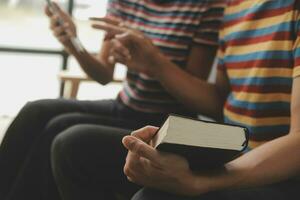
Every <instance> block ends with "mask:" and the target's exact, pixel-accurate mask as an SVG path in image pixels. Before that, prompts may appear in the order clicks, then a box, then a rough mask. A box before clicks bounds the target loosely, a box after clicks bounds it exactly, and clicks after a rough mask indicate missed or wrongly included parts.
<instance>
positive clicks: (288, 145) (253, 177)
mask: <svg viewBox="0 0 300 200" xmlns="http://www.w3.org/2000/svg"><path fill="white" fill-rule="evenodd" d="M299 154H300V135H299V134H294V133H292V134H289V135H287V136H284V137H281V138H278V139H276V140H273V141H271V142H268V143H266V144H264V145H262V146H260V147H258V148H256V149H254V150H252V151H250V152H249V153H246V154H245V155H243V156H241V157H240V158H238V159H236V160H234V161H232V162H230V163H228V164H227V165H226V172H224V173H222V174H221V175H220V174H219V175H215V176H212V177H208V180H209V181H208V183H209V184H210V186H209V188H210V190H222V189H235V188H241V187H242V188H244V187H253V186H261V185H265V184H271V183H275V182H279V181H283V180H286V179H288V178H290V177H292V176H296V175H297V174H299V173H300V157H299ZM200 184H203V183H201V182H198V183H197V184H196V185H197V187H199V188H200V187H201V185H200Z"/></svg>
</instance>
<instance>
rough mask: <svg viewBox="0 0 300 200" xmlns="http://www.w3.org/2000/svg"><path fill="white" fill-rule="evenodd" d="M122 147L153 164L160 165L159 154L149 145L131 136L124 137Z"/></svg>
mask: <svg viewBox="0 0 300 200" xmlns="http://www.w3.org/2000/svg"><path fill="white" fill-rule="evenodd" d="M122 142H123V144H124V146H125V147H126V148H127V149H128V150H129V151H131V152H132V153H135V154H137V155H138V156H141V157H144V158H147V159H148V160H150V161H151V162H153V163H160V162H159V158H160V155H159V153H158V152H157V151H156V150H155V149H154V148H153V147H151V146H150V145H148V144H146V143H145V142H143V141H141V140H140V139H138V138H136V137H133V136H125V137H124V138H123V140H122Z"/></svg>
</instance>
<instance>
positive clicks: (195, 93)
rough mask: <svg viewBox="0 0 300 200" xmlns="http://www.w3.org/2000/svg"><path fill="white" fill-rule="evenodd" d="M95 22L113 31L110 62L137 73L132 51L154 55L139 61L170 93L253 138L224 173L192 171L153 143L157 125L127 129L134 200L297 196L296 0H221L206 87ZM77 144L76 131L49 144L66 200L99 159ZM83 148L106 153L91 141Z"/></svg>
mask: <svg viewBox="0 0 300 200" xmlns="http://www.w3.org/2000/svg"><path fill="white" fill-rule="evenodd" d="M99 20H100V21H102V22H101V23H95V24H94V27H95V28H98V29H101V30H105V31H107V32H108V34H111V35H113V36H112V37H113V38H114V39H113V47H112V50H111V56H112V57H114V59H115V60H117V61H118V62H121V63H124V64H126V63H135V64H132V66H136V69H137V70H138V67H140V65H138V63H140V62H143V59H141V57H140V56H139V55H144V56H145V57H146V58H152V60H153V61H154V62H155V63H156V64H157V65H151V66H147V65H144V67H146V69H144V70H145V71H147V72H148V73H149V74H152V75H154V76H155V77H156V78H157V79H158V80H160V82H161V83H162V85H164V86H165V87H166V88H168V90H169V91H171V92H173V93H177V95H178V96H179V97H180V98H181V99H182V100H183V99H184V100H185V101H189V102H190V103H189V105H191V106H192V107H194V109H195V110H196V111H198V112H200V113H203V114H205V115H208V116H210V117H212V118H214V119H216V120H220V119H223V121H224V122H226V123H230V124H236V125H239V126H245V127H247V129H248V130H249V133H250V135H249V139H250V140H249V149H248V150H247V151H245V152H244V154H243V155H242V156H240V157H238V158H237V159H234V160H232V161H230V162H228V163H226V164H225V165H224V166H223V167H224V168H222V170H216V169H214V170H198V171H197V170H196V171H193V170H191V169H190V166H189V163H188V161H187V160H186V159H185V158H183V157H181V156H179V155H177V154H172V153H166V152H161V151H158V150H157V149H155V148H154V147H153V146H152V145H153V141H152V140H153V138H154V137H155V134H156V133H157V131H158V128H157V127H152V126H150V127H145V128H142V129H140V130H137V131H134V132H132V134H131V136H125V137H124V138H123V144H124V146H125V147H126V148H127V149H128V150H129V152H128V154H127V158H126V163H125V165H124V169H123V170H124V173H125V175H126V176H127V178H128V180H129V181H131V182H133V183H135V184H137V185H140V186H144V187H145V188H144V189H142V190H141V191H139V192H138V193H137V194H136V195H135V196H134V197H133V199H132V200H153V199H164V200H211V199H227V200H236V199H247V200H254V199H255V200H266V199H272V200H285V199H289V200H297V199H299V188H300V180H299V178H298V176H299V174H300V156H299V154H300V123H299V122H300V78H299V77H300V24H299V20H300V1H298V0H277V1H266V0H254V1H241V0H230V1H227V7H226V10H225V17H224V20H223V26H222V30H221V33H220V47H219V53H218V72H217V80H216V83H211V84H210V83H207V82H204V81H202V80H200V79H197V78H194V77H191V76H190V75H189V74H187V73H185V72H184V71H182V70H180V69H179V68H176V67H175V65H174V64H173V63H171V62H170V61H169V60H168V59H164V58H162V57H160V56H158V55H156V54H155V52H156V51H157V49H156V48H155V46H154V45H152V43H151V42H150V41H149V40H148V41H147V40H146V41H145V38H143V36H142V35H141V34H140V33H139V32H136V31H133V30H130V29H127V30H126V29H125V28H124V27H122V28H120V27H118V26H115V22H113V21H108V20H106V19H99ZM143 63H144V62H143ZM166 74H172V75H171V76H166ZM171 86H173V87H171ZM220 131H222V130H220ZM184 134H185V133H184V131H183V132H182V135H183V136H184ZM79 136H80V137H79ZM86 137H88V136H86ZM224 137H226V135H224ZM79 138H80V139H81V141H85V144H88V143H87V141H86V140H85V136H84V135H83V134H82V133H81V134H80V133H79V132H68V133H65V135H60V136H58V137H57V138H56V139H55V141H54V143H53V154H52V165H53V172H54V175H55V178H56V182H57V184H58V186H59V188H60V190H61V191H62V192H61V194H62V196H63V197H64V199H70V198H68V197H69V196H68V194H72V195H74V196H76V195H77V194H79V195H80V194H83V193H87V192H88V191H90V192H94V191H95V190H94V188H97V180H98V179H97V178H96V179H93V181H90V182H89V183H90V186H89V187H90V188H89V189H88V188H80V186H82V184H83V183H84V181H85V180H88V177H90V176H89V174H90V173H92V172H94V174H97V171H95V170H93V168H92V166H93V164H94V163H97V162H96V161H95V160H92V159H84V158H85V156H88V155H89V154H87V153H84V152H80V150H79V149H80V143H79V141H78V139H79ZM95 138H97V137H96V136H95ZM90 144H91V145H94V147H95V149H98V151H103V148H102V147H98V148H97V146H96V145H97V143H96V142H95V143H90ZM90 148H91V149H92V148H93V147H90ZM61 152H64V153H61ZM60 153H61V154H60ZM76 153H80V156H76ZM81 159H83V160H84V161H89V163H88V164H87V165H85V164H84V163H83V162H82V160H81ZM111 159H113V158H111ZM199 159H205V158H199ZM203 162H205V161H203ZM92 174H93V173H92ZM94 174H93V175H94ZM84 175H86V176H84ZM83 176H84V178H85V179H83ZM75 189H77V190H75ZM74 199H76V197H75V198H74ZM90 199H91V198H90Z"/></svg>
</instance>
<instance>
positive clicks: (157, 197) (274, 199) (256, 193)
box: [131, 181, 300, 200]
mask: <svg viewBox="0 0 300 200" xmlns="http://www.w3.org/2000/svg"><path fill="white" fill-rule="evenodd" d="M299 190H300V181H286V182H281V183H277V184H273V185H268V186H262V187H258V188H249V189H239V190H232V191H222V192H212V193H208V194H205V195H201V196H198V197H186V196H176V195H173V194H168V193H165V192H161V191H157V190H152V189H148V188H144V189H141V190H140V191H139V192H137V193H136V194H135V195H134V197H133V198H132V199H131V200H298V199H300V194H299Z"/></svg>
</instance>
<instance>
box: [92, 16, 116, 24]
mask: <svg viewBox="0 0 300 200" xmlns="http://www.w3.org/2000/svg"><path fill="white" fill-rule="evenodd" d="M89 19H90V20H92V21H99V22H105V23H108V24H112V25H115V26H118V25H120V23H121V21H119V20H116V19H112V18H110V17H90V18H89Z"/></svg>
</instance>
